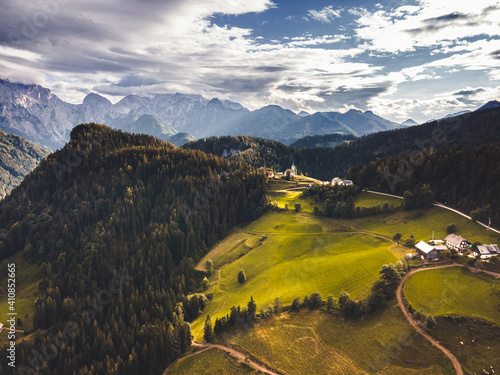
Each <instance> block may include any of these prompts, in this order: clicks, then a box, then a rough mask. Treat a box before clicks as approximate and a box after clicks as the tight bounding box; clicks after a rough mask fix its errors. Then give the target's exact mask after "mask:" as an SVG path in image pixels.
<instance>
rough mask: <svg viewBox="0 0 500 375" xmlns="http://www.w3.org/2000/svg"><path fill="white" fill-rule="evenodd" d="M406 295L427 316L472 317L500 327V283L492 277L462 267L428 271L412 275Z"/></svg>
mask: <svg viewBox="0 0 500 375" xmlns="http://www.w3.org/2000/svg"><path fill="white" fill-rule="evenodd" d="M404 293H405V296H406V299H407V300H408V302H410V304H411V305H412V306H413V307H414V308H415V309H416V310H418V311H420V310H422V312H423V313H425V314H432V315H445V314H454V315H462V316H470V317H475V318H481V319H485V320H488V321H490V322H492V323H495V324H497V325H498V326H500V309H499V307H500V280H495V279H494V278H493V277H492V276H488V275H484V274H472V273H470V272H469V271H467V270H465V269H463V268H462V267H453V268H441V269H436V270H427V271H423V272H418V273H416V274H414V275H412V276H411V277H410V278H409V279H408V280H407V281H406V283H405V287H404Z"/></svg>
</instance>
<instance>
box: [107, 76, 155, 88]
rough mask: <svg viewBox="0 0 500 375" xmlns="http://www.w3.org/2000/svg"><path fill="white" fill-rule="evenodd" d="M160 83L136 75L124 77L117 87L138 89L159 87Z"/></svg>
mask: <svg viewBox="0 0 500 375" xmlns="http://www.w3.org/2000/svg"><path fill="white" fill-rule="evenodd" d="M159 83H160V81H158V80H156V79H153V78H150V77H145V76H141V75H137V74H134V75H127V76H125V77H123V78H122V79H120V81H119V82H118V83H117V84H116V85H117V86H120V87H136V86H151V85H157V84H159Z"/></svg>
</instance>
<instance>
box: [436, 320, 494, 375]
mask: <svg viewBox="0 0 500 375" xmlns="http://www.w3.org/2000/svg"><path fill="white" fill-rule="evenodd" d="M436 322H437V323H436V326H435V327H434V328H433V329H432V330H431V334H432V336H434V337H435V338H436V339H437V340H439V342H440V343H441V344H443V345H444V346H445V347H446V348H448V349H449V350H450V351H451V352H452V353H453V354H454V355H455V356H456V357H457V359H458V360H459V361H460V364H461V365H462V368H463V370H464V372H465V373H466V374H493V372H492V370H494V371H495V373H498V372H499V371H500V355H498V353H499V352H500V327H494V326H491V325H490V324H488V323H485V322H482V321H477V320H473V319H463V318H461V319H453V318H437V319H436ZM484 371H486V372H484Z"/></svg>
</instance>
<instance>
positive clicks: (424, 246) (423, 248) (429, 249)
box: [415, 241, 439, 260]
mask: <svg viewBox="0 0 500 375" xmlns="http://www.w3.org/2000/svg"><path fill="white" fill-rule="evenodd" d="M415 248H416V250H417V254H419V255H420V256H421V257H422V259H424V260H438V259H439V252H438V251H437V250H436V248H435V247H434V246H431V245H429V244H428V243H427V242H424V241H420V242H419V243H418V244H416V245H415Z"/></svg>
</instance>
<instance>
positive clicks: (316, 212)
mask: <svg viewBox="0 0 500 375" xmlns="http://www.w3.org/2000/svg"><path fill="white" fill-rule="evenodd" d="M313 211H314V214H315V215H317V216H319V215H321V211H320V209H319V207H318V206H314V207H313Z"/></svg>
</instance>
